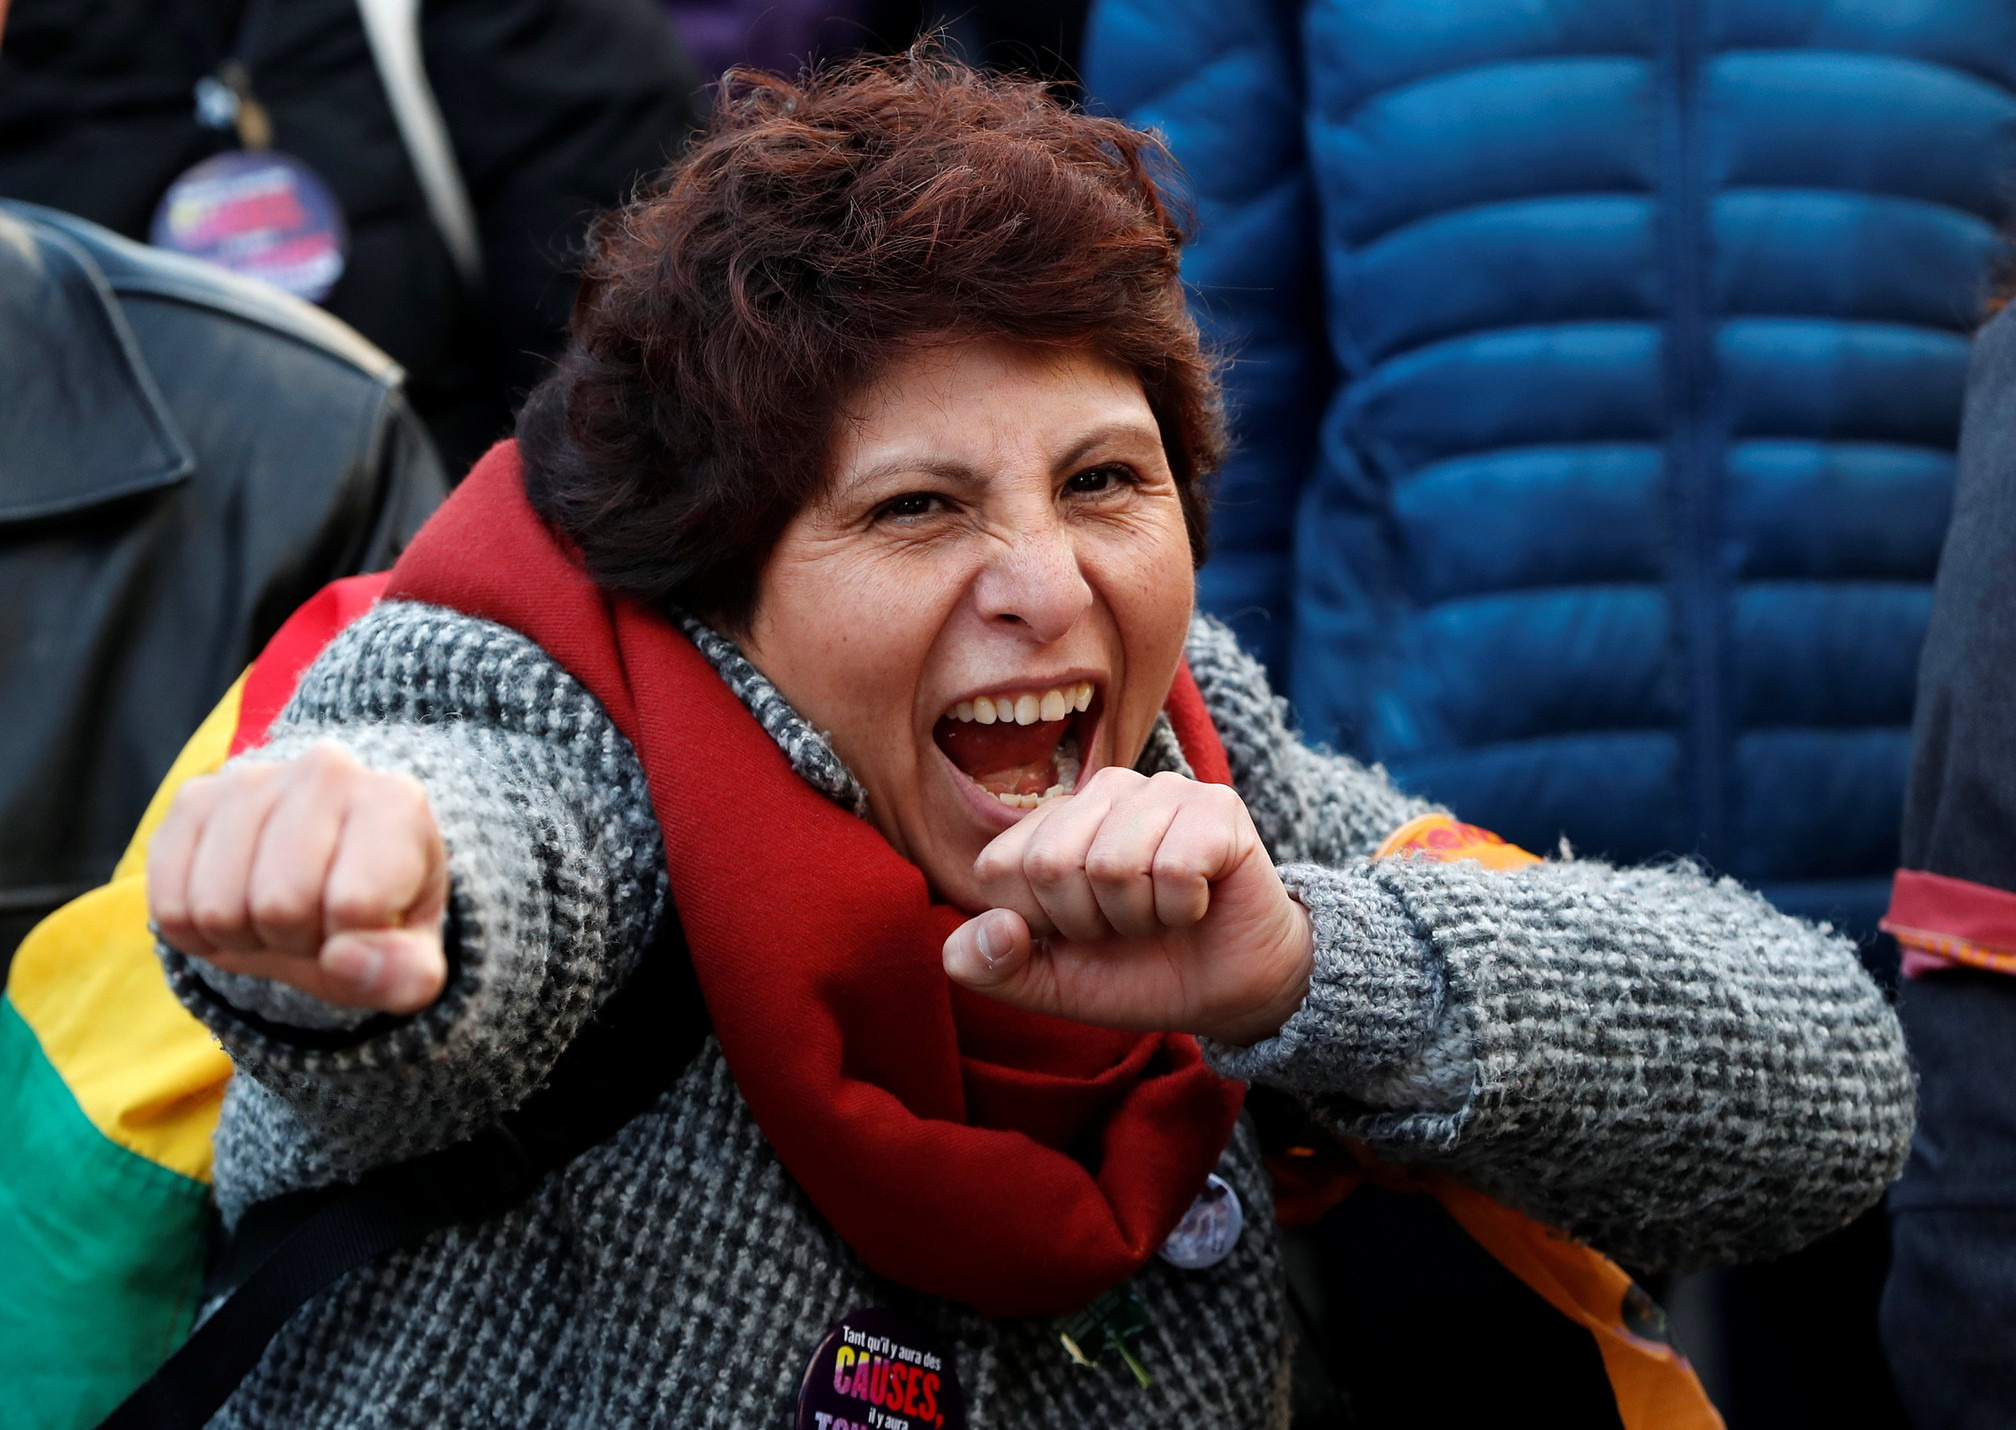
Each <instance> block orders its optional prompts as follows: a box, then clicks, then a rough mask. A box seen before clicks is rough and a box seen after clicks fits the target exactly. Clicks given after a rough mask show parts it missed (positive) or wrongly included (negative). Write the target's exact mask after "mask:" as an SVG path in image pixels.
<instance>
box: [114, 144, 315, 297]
mask: <svg viewBox="0 0 2016 1430" xmlns="http://www.w3.org/2000/svg"><path fill="white" fill-rule="evenodd" d="M147 238H148V242H150V243H152V244H153V245H154V246H155V247H156V248H167V249H172V250H174V251H175V252H177V253H186V254H189V255H190V256H191V257H193V258H202V259H206V260H208V261H209V262H211V263H215V264H218V265H220V266H222V267H225V268H229V269H231V270H232V271H233V272H234V273H242V274H244V275H245V276H246V277H248V278H257V279H259V280H261V281H262V282H266V283H270V284H272V285H273V286H274V287H275V288H278V289H280V290H281V291H282V292H286V293H292V294H293V295H294V296H295V297H297V298H305V299H307V300H308V301H309V302H311V303H319V302H321V301H322V299H324V298H326V297H328V296H329V290H330V289H332V288H334V287H335V286H336V280H337V279H338V278H341V277H342V276H343V265H344V261H345V256H346V254H347V251H348V249H349V246H350V233H349V229H348V226H347V225H346V224H345V223H344V222H343V208H342V206H341V205H340V204H338V203H337V201H336V195H335V194H334V193H333V192H331V191H330V188H329V185H328V184H326V183H324V182H323V180H322V177H321V176H320V175H319V174H317V173H316V172H315V171H314V170H313V169H311V168H309V167H308V166H307V165H306V164H304V163H302V162H301V161H300V160H299V159H296V158H294V157H293V156H292V155H288V154H282V153H279V152H277V151H275V150H272V149H248V150H236V151H233V152H232V153H229V154H219V155H217V156H215V157H214V158H210V159H205V160H204V161H203V162H202V163H200V164H197V165H195V166H193V167H191V168H189V169H187V170H185V171H184V172H183V173H182V175H181V176H180V177H179V178H177V179H176V180H175V182H174V183H172V184H170V185H169V186H168V192H167V193H165V194H163V195H162V196H161V202H160V204H159V205H158V206H156V208H155V210H154V221H153V223H152V224H151V225H150V226H149V228H148V233H147Z"/></svg>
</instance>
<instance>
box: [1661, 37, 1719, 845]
mask: <svg viewBox="0 0 2016 1430" xmlns="http://www.w3.org/2000/svg"><path fill="white" fill-rule="evenodd" d="M1654 3H1656V4H1657V5H1658V6H1659V9H1660V10H1661V11H1663V12H1664V14H1665V16H1666V17H1667V31H1668V33H1667V40H1666V52H1667V53H1666V79H1667V89H1668V96H1669V102H1668V104H1667V106H1666V119H1665V126H1664V133H1663V135H1662V146H1661V148H1662V152H1661V155H1660V158H1661V161H1662V162H1661V167H1662V170H1663V173H1664V177H1663V182H1662V187H1663V189H1664V191H1665V200H1666V212H1667V224H1666V234H1667V243H1668V252H1667V271H1668V273H1669V274H1670V275H1671V280H1672V289H1671V303H1672V310H1671V312H1670V314H1669V315H1668V322H1667V329H1666V338H1667V345H1668V347H1667V372H1666V383H1667V394H1668V403H1669V411H1670V412H1671V414H1672V428H1671V431H1670V433H1669V435H1668V439H1667V470H1668V480H1669V481H1670V482H1671V483H1672V489H1671V493H1670V496H1671V506H1670V511H1671V513H1672V520H1673V533H1672V534H1673V544H1672V553H1673V589H1674V598H1675V603H1676V613H1675V614H1676V616H1677V618H1678V624H1679V630H1678V632H1677V634H1678V637H1679V647H1680V650H1681V652H1682V655H1683V660H1684V665H1685V669H1686V691H1687V695H1688V702H1687V708H1686V710H1685V711H1684V712H1683V720H1684V724H1683V756H1684V758H1683V762H1682V768H1683V769H1684V770H1686V771H1687V774H1688V776H1689V778H1688V788H1687V796H1688V798H1687V812H1688V815H1689V818H1690V822H1691V824H1692V826H1693V829H1694V835H1695V852H1696V853H1698V854H1699V855H1701V856H1702V857H1703V858H1704V859H1706V860H1707V861H1708V863H1709V864H1710V865H1711V866H1713V867H1716V868H1719V869H1725V870H1726V869H1727V867H1728V855H1729V848H1728V838H1729V835H1728V827H1727V825H1728V809H1727V799H1726V786H1727V769H1726V765H1727V752H1726V749H1725V745H1726V739H1727V735H1726V729H1725V726H1726V721H1725V719H1724V712H1723V709H1722V701H1723V698H1724V692H1723V686H1724V679H1723V663H1724V661H1725V659H1726V635H1725V632H1724V630H1723V625H1724V609H1723V608H1724V606H1725V604H1726V602H1727V600H1728V581H1727V580H1726V579H1725V573H1724V572H1723V569H1722V553H1721V550H1720V542H1719V540H1718V533H1719V532H1720V531H1721V529H1722V521H1721V517H1722V485H1723V481H1722V463H1723V456H1724V453H1723V445H1724V444H1723V442H1722V440H1721V434H1720V433H1719V432H1718V431H1717V429H1716V425H1715V422H1714V414H1715V412H1716V410H1717V407H1718V403H1717V401H1716V388H1717V378H1718V373H1717V368H1718V366H1719V364H1718V362H1717V359H1716V355H1715V353H1714V351H1713V347H1712V345H1713V343H1714V341H1715V328H1716V324H1715V317H1714V314H1713V312H1712V304H1713V298H1712V275H1711V273H1710V262H1711V258H1710V245H1711V242H1712V236H1711V234H1710V231H1709V197H1710V195H1709V193H1708V187H1709V186H1708V183H1707V180H1706V177H1705V175H1704V173H1703V167H1704V161H1705V160H1704V156H1705V148H1706V146H1705V144H1704V141H1703V136H1702V135H1701V133H1700V129H1701V124H1702V118H1701V116H1702V115H1703V113H1704V112H1705V100H1704V96H1703V93H1702V91H1703V86H1704V80H1703V67H1704V56H1703V53H1702V52H1703V50H1704V49H1705V44H1704V41H1703V37H1702V27H1703V25H1704V23H1705V17H1704V16H1703V14H1702V11H1703V9H1704V8H1705V7H1704V5H1703V4H1702V0H1654Z"/></svg>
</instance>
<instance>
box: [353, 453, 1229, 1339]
mask: <svg viewBox="0 0 2016 1430" xmlns="http://www.w3.org/2000/svg"><path fill="white" fill-rule="evenodd" d="M386 594H387V595H388V596H391V597H394V598H402V599H406V600H414V601H425V602H429V603H432V604H435V605H442V606H449V607H452V608H454V609H456V610H459V611H463V612H466V613H468V614H469V615H472V616H480V617H483V618H484V619H486V620H491V621H496V622H498V623H499V624H501V625H505V626H509V627H511V628H512V629H514V630H517V631H520V632H522V633H524V634H525V635H526V636H529V637H530V638H531V639H532V640H534V641H536V642H537V643H538V644H539V645H540V646H541V647H542V648H543V649H545V651H546V652H547V653H548V654H549V655H551V656H552V657H553V658H554V659H555V660H557V661H559V662H560V664H561V665H563V666H565V667H566V669H567V670H568V671H569V672H570V673H572V674H573V676H574V677H575V679H577V680H579V681H580V682H581V683H582V684H583V685H584V686H586V687H587V688H588V689H589V690H590V691H591V692H593V693H594V695H595V697H596V699H598V700H600V701H601V702H602V706H603V708H604V709H605V710H606V711H607V712H608V713H609V717H610V718H611V719H612V720H613V721H615V723H616V727H617V728H618V729H619V730H621V731H622V732H623V733H624V735H625V736H627V737H628V738H629V740H630V741H631V743H632V744H633V745H635V746H636V748H637V753H638V756H639V758H640V759H641V760H642V762H643V766H644V772H645V775H646V777H647V778H648V780H649V782H650V787H651V802H652V807H653V808H654V809H655V810H656V812H657V815H658V823H659V825H660V827H661V828H662V829H663V831H664V835H665V856H666V861H667V863H668V865H669V866H670V870H671V882H672V901H673V904H674V906H675V907H676V908H677V910H678V914H679V920H680V923H681V924H682V926H683V928H684V931H685V934H686V939H687V943H688V945H689V947H690V949H691V951H692V959H693V966H694V969H695V971H696V972H697V973H698V976H699V982H700V989H701V992H702V994H703V996H704V997H705V999H706V1002H707V1011H708V1014H709V1016H710V1017H711V1019H712V1021H713V1025H714V1031H715V1033H716V1034H717V1035H718V1036H719V1038H720V1040H721V1049H722V1052H723V1053H724V1054H725V1055H726V1057H727V1060H728V1067H729V1069H730V1071H731V1072H733V1074H734V1076H735V1081H736V1084H737V1086H738V1087H740V1089H741V1091H742V1096H743V1098H744V1099H745V1100H746V1101H747V1102H748V1104H749V1108H750V1111H751V1112H753V1113H754V1114H755V1117H756V1121H757V1122H758V1124H760V1125H761V1127H762V1129H763V1133H764V1135H765V1136H766V1137H768V1138H769V1140H770V1144H771V1146H772V1147H774V1148H775V1149H776V1151H777V1155H778V1157H779V1159H781V1160H782V1162H783V1164H784V1166H785V1168H786V1170H788V1171H789V1172H790V1173H791V1175H792V1177H794V1178H795V1179H796V1180H797V1182H798V1185H799V1186H800V1187H801V1188H803V1189H804V1191H805V1194H806V1195H807V1196H808V1197H810V1198H811V1199H812V1202H813V1205H815V1206H816V1207H818V1209H819V1211H820V1212H821V1213H822V1214H823V1215H824V1216H825V1217H826V1219H827V1220H828V1221H830V1222H831V1223H832V1224H833V1226H834V1228H835V1229H836V1230H837V1231H838V1232H839V1233H840V1235H841V1236H842V1237H844V1238H845V1239H846V1241H847V1244H848V1245H849V1246H851V1247H853V1248H854V1250H855V1251H856V1252H857V1253H859V1254H860V1256H861V1259H862V1260H863V1261H865V1262H866V1263H867V1264H868V1265H869V1267H870V1268H872V1269H873V1270H874V1271H876V1272H877V1273H879V1274H880V1275H882V1276H886V1277H888V1278H889V1279H890V1280H892V1281H896V1282H899V1283H901V1284H903V1285H905V1286H910V1287H914V1288H915V1289H917V1290H919V1291H924V1292H927V1293H929V1294H931V1295H934V1296H942V1297H947V1298H949V1299H952V1300H956V1301H963V1302H966V1303H967V1304H969V1305H972V1306H974V1307H976V1308H977V1309H978V1310H980V1311H981V1312H983V1313H985V1314H987V1315H990V1316H1027V1315H1054V1314H1060V1313H1064V1312H1068V1311H1072V1310H1076V1309H1078V1308H1079V1307H1081V1306H1083V1305H1085V1304H1086V1303H1087V1302H1088V1301H1090V1300H1092V1299H1093V1298H1094V1297H1095V1296H1097V1295H1098V1294H1099V1293H1100V1292H1102V1291H1104V1290H1106V1289H1107V1288H1109V1287H1112V1286H1114V1285H1117V1284H1119V1283H1120V1282H1121V1281H1124V1280H1126V1279H1127V1278H1128V1277H1130V1276H1132V1275H1134V1273H1135V1272H1137V1271H1139V1270H1140V1269H1141V1267H1142V1265H1143V1264H1144V1263H1145V1262H1146V1261H1147V1259H1148V1258H1149V1257H1150V1256H1151V1255H1153V1254H1154V1252H1155V1250H1156V1248H1157V1247H1159V1246H1160V1245H1161V1244H1162V1241H1163V1239H1164V1238H1165V1237H1167V1236H1168V1234H1169V1232H1170V1230H1171V1229H1172V1228H1173V1227H1174V1226H1175V1225H1176V1222H1177V1220H1178V1219H1179V1218H1180V1217H1181V1216H1182V1215H1183V1213H1184V1211H1185V1210H1187V1209H1188V1207H1189V1206H1190V1203H1191V1201H1192V1199H1193V1198H1194V1197H1195V1196H1196V1195H1197V1193H1198V1191H1199V1190H1200V1189H1201V1188H1202V1187H1203V1184H1204V1178H1205V1176H1206V1174H1207V1173H1209V1172H1210V1170H1211V1168H1212V1167H1213V1166H1214V1165H1215V1164H1216V1162H1217V1160H1218V1157H1219V1154H1220V1153H1221V1152H1222V1151H1223V1150H1224V1147H1225V1143H1226V1139H1227V1138H1228V1137H1230V1135H1231V1131H1232V1125H1233V1121H1234V1119H1235V1118H1236V1116H1237V1115H1238V1110H1239V1103H1240V1098H1241V1088H1240V1086H1239V1085H1238V1084H1236V1083H1231V1082H1227V1081H1225V1080H1224V1079H1222V1078H1220V1077H1218V1076H1217V1075H1216V1074H1215V1073H1213V1072H1212V1071H1211V1070H1210V1069H1209V1068H1208V1067H1206V1066H1205V1064H1204V1061H1203V1057H1202V1055H1201V1054H1200V1053H1199V1051H1198V1048H1197V1044H1196V1041H1195V1040H1194V1039H1192V1038H1189V1037H1184V1036H1180V1035H1176V1034H1152V1035H1149V1036H1145V1037H1144V1036H1138V1035H1136V1034H1132V1033H1120V1032H1112V1031H1108V1030H1105V1029H1100V1028H1091V1027H1086V1026H1083V1025H1081V1024H1076V1023H1067V1022H1063V1021H1061V1020H1058V1019H1053V1018H1043V1017H1038V1016H1035V1015H1033V1014H1028V1013H1023V1012H1018V1011H1016V1010H1014V1009H1012V1008H1009V1007H1008V1006H1007V1005H1005V1004H1003V1003H999V1002H996V1001H995V1000H993V999H990V998H985V997H980V996H978V995H975V994H971V993H968V992H966V991H964V990H963V989H959V988H956V987H954V986H953V985H952V984H951V982H950V981H949V980H948V979H947V978H946V977H945V974H944V971H943V968H942V966H941V964H940V949H941V948H942V946H943V944H944V942H945V939H946V937H947V936H948V935H949V934H950V933H951V932H952V930H953V929H955V928H957V927H958V926H959V925H960V924H961V923H962V922H964V920H965V915H963V914H961V913H959V912H958V911H957V910H955V909H952V908H950V907H948V906H946V905H944V904H938V903H934V902H933V901H932V899H931V896H930V894H929V891H928V890H927V888H926V886H925V882H924V875H923V872H922V871H921V870H920V869H918V868H917V867H916V866H915V865H914V864H911V863H910V862H909V861H908V860H906V859H904V858H903V857H902V856H901V855H899V854H898V853H896V851H895V850H894V849H893V848H891V847H890V845H889V843H888V842H887V841H886V840H884V839H883V837H882V836H881V835H880V834H879V833H877V832H876V830H875V828H874V827H873V826H872V825H870V824H868V823H867V822H866V821H864V820H862V819H859V818H857V817H856V816H854V815H852V814H850V813H848V812H847V811H845V810H843V809H841V808H840V807H839V806H838V805H836V804H834V803H833V802H832V801H831V800H829V799H827V798H826V797H825V796H824V795H821V794H820V793H819V792H818V791H816V790H814V789H813V788H812V786H811V785H809V784H807V783H806V782H805V781H804V780H803V779H801V778H800V777H799V776H798V775H797V773H796V772H795V771H793V769H792V768H791V765H790V762H789V761H788V760H787V759H786V757H785V755H784V753H783V751H782V750H780V749H779V748H778V747H777V744H776V742H775V741H774V740H772V739H771V738H770V736H769V735H768V734H766V733H765V732H764V730H763V728H762V727H761V726H760V725H759V724H757V722H756V720H755V718H754V717H753V716H752V715H750V713H749V711H748V710H747V709H746V708H745V707H744V706H743V704H742V702H741V700H739V699H738V698H737V697H736V696H735V694H734V693H733V692H732V691H731V690H729V688H728V687H727V685H726V684H724V683H723V682H722V680H721V678H720V676H719V675H718V674H717V673H716V672H715V670H714V668H713V666H712V665H710V664H709V663H708V661H707V660H706V658H705V657H703V656H702V655H701V654H700V653H699V652H698V651H697V650H695V649H694V648H693V645H692V643H691V642H690V641H688V640H687V639H686V637H685V636H684V635H683V634H682V633H681V632H680V631H679V629H678V628H677V627H676V626H675V625H673V624H672V623H671V622H670V621H668V620H666V619H665V618H664V617H663V616H661V615H658V614H656V613H654V612H652V611H650V610H647V609H646V608H645V607H643V606H641V605H639V604H637V603H635V602H631V601H626V600H621V599H616V598H612V597H610V596H608V595H607V594H605V593H604V592H603V591H601V590H600V589H598V588H597V587H596V586H595V585H594V584H593V583H592V582H591V581H590V580H589V579H588V577H587V576H586V575H585V574H584V573H583V572H582V571H581V569H580V568H579V566H578V565H576V564H575V562H574V560H573V559H572V558H571V557H570V555H569V553H568V552H567V550H566V548H564V547H563V546H562V545H561V544H560V542H559V541H558V540H557V539H556V538H555V537H554V536H553V535H552V533H551V532H550V531H549V530H548V529H547V527H546V526H545V524H544V523H543V522H541V521H540V519H539V518H538V516H537V515H536V514H535V513H534V512H533V510H532V508H531V505H530V504H529V503H528V502H527V501H526V499H525V493H524V488H523V485H522V482H521V479H520V469H519V463H518V453H517V449H516V446H515V445H514V444H512V443H509V442H505V443H500V444H499V445H498V446H496V447H495V448H493V449H491V451H490V453H489V455H487V456H486V457H484V459H483V460H482V461H481V462H480V463H478V464H477V467H476V469H475V471H474V472H473V473H471V474H470V476H469V479H468V480H467V481H465V482H464V483H463V484H462V485H461V486H460V487H459V488H457V489H456V491H455V493H454V495H453V496H451V497H450V498H449V500H448V503H447V505H445V506H444V507H442V508H441V510H440V511H439V512H438V513H437V514H436V515H435V517H434V518H433V519H432V520H431V521H430V522H428V524H427V526H426V527H425V528H424V529H423V530H422V531H421V533H420V534H419V536H418V537H417V538H415V540H414V542H413V545H412V546H411V548H410V549H408V551H407V552H406V554H405V556H404V557H402V558H401V559H400V561H399V564H398V566H397V567H396V568H394V570H393V573H392V581H391V585H390V587H389V589H388V590H387V593H386ZM1168 711H1169V715H1170V719H1171V723H1172V724H1173V725H1174V727H1175V730H1176V734H1177V737H1178V739H1179V741H1180V742H1181V744H1182V746H1183V751H1184V754H1185V756H1186V757H1187V758H1188V759H1189V761H1190V764H1191V767H1192V768H1193V769H1194V770H1195V771H1196V772H1197V774H1198V777H1199V778H1202V779H1210V780H1216V781H1219V782H1221V783H1227V784H1229V783H1230V782H1231V775H1230V770H1229V768H1228V766H1227V764H1226V761H1225V752H1224V749H1223V747H1222V746H1221V745H1220V744H1219V742H1218V736H1217V732H1216V731H1215V730H1214V729H1213V728H1212V726H1211V720H1210V716H1209V715H1208V714H1207V713H1206V711H1205V709H1204V704H1203V700H1202V698H1201V697H1200V696H1199V695H1198V692H1197V687H1196V684H1195V683H1194V682H1193V681H1192V680H1191V678H1190V674H1189V671H1188V669H1187V668H1185V669H1183V670H1180V671H1179V672H1178V674H1177V678H1176V683H1175V687H1174V689H1172V691H1171V692H1170V697H1169V705H1168Z"/></svg>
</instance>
